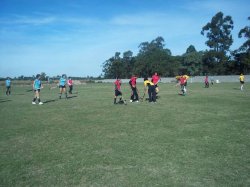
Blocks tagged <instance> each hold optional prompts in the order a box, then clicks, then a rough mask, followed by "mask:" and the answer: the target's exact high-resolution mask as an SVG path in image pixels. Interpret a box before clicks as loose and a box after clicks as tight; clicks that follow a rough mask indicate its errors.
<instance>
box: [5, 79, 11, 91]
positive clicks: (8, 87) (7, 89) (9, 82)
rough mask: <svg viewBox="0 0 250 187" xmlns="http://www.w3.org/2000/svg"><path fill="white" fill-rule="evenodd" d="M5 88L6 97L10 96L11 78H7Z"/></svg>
mask: <svg viewBox="0 0 250 187" xmlns="http://www.w3.org/2000/svg"><path fill="white" fill-rule="evenodd" d="M5 86H6V95H10V92H11V80H10V78H9V77H7V79H6V81H5Z"/></svg>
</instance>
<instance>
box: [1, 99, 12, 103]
mask: <svg viewBox="0 0 250 187" xmlns="http://www.w3.org/2000/svg"><path fill="white" fill-rule="evenodd" d="M9 101H12V100H10V99H7V100H5V99H0V103H5V102H9Z"/></svg>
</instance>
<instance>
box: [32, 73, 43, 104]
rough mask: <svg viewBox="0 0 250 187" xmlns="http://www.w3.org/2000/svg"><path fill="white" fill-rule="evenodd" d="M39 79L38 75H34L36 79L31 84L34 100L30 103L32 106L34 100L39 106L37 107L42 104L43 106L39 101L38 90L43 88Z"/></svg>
mask: <svg viewBox="0 0 250 187" xmlns="http://www.w3.org/2000/svg"><path fill="white" fill-rule="evenodd" d="M40 79H41V76H40V74H37V75H36V79H35V80H34V82H33V90H34V93H35V96H34V99H33V101H32V104H33V105H35V104H36V100H38V104H39V105H42V104H43V103H42V102H41V99H40V90H41V88H43V86H42V83H41V80H40Z"/></svg>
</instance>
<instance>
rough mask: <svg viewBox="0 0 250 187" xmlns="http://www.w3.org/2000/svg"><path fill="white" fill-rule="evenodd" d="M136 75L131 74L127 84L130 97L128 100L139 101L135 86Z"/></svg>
mask: <svg viewBox="0 0 250 187" xmlns="http://www.w3.org/2000/svg"><path fill="white" fill-rule="evenodd" d="M136 79H137V77H136V76H134V75H133V76H132V77H131V79H130V81H129V84H130V87H131V97H130V102H139V96H138V90H137V88H136Z"/></svg>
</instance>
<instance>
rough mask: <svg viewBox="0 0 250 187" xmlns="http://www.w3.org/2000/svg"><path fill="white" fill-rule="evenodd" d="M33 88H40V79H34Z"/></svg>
mask: <svg viewBox="0 0 250 187" xmlns="http://www.w3.org/2000/svg"><path fill="white" fill-rule="evenodd" d="M34 89H35V90H39V89H41V81H40V80H39V79H35V80H34Z"/></svg>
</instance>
